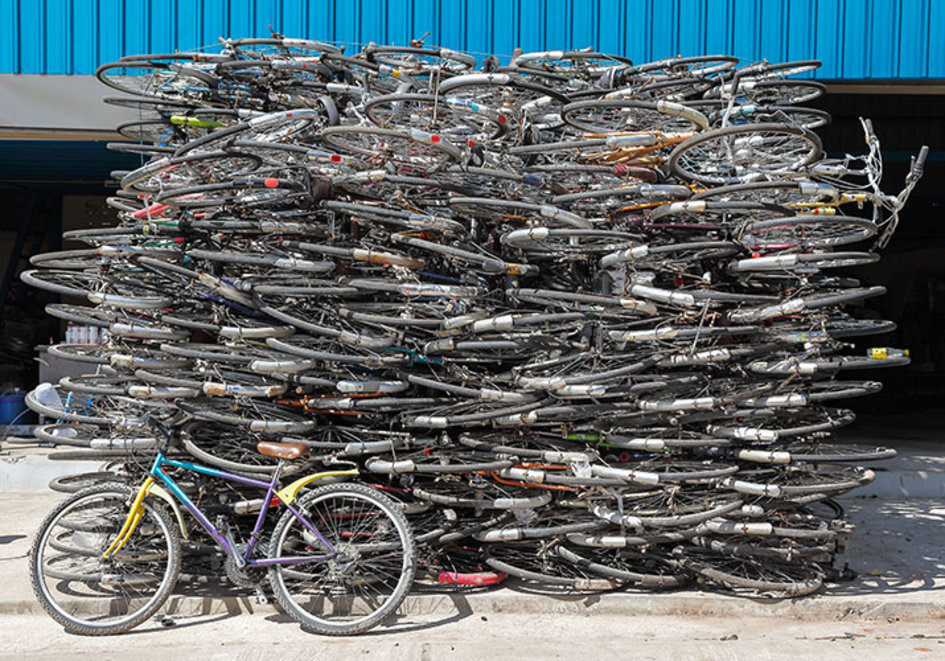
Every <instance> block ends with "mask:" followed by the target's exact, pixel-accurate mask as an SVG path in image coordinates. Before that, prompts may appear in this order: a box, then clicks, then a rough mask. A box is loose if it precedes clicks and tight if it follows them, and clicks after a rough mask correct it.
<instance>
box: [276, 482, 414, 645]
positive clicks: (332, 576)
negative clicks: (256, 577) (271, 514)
mask: <svg viewBox="0 0 945 661" xmlns="http://www.w3.org/2000/svg"><path fill="white" fill-rule="evenodd" d="M295 507H296V508H297V509H298V511H300V512H301V513H302V514H303V515H304V516H305V517H306V519H307V522H309V523H310V524H311V525H314V526H315V527H316V528H317V529H318V530H319V532H320V533H321V534H322V535H323V536H324V539H325V540H327V541H328V542H329V543H330V544H331V545H332V547H333V548H334V550H335V553H334V554H331V553H329V552H328V549H327V548H326V546H325V544H324V542H323V541H322V540H320V539H319V538H318V537H317V536H315V535H314V534H312V532H311V531H310V529H309V527H308V526H307V525H306V523H303V522H302V521H301V520H300V519H298V518H296V517H295V516H294V515H293V514H292V512H286V513H285V514H284V515H283V516H282V518H281V519H279V522H278V523H277V524H276V527H275V530H274V531H273V535H272V544H271V545H270V558H273V559H276V558H298V557H306V556H311V560H307V561H304V562H296V563H291V564H289V563H287V564H285V565H274V566H273V567H272V568H271V569H270V572H269V582H270V584H271V585H272V589H273V592H275V594H276V598H277V599H278V600H279V604H280V605H281V606H282V608H284V609H285V611H286V612H287V613H289V614H290V615H291V616H292V617H294V618H295V619H297V620H298V621H299V622H300V623H301V624H302V625H303V627H305V628H308V629H311V630H312V631H314V632H316V633H320V634H325V635H334V636H348V635H353V634H358V633H362V632H364V631H367V630H368V629H371V628H372V627H375V626H377V625H378V624H380V623H382V622H383V621H384V620H386V619H387V618H388V617H390V616H391V615H392V614H393V613H394V612H395V611H396V610H397V608H398V606H400V604H401V603H402V602H403V600H404V598H405V597H406V596H407V592H408V591H409V590H410V586H411V585H412V584H413V578H414V572H415V571H416V550H415V545H414V539H413V534H412V533H411V531H410V526H409V524H408V523H407V519H406V518H405V517H404V515H403V513H402V512H401V511H400V510H399V509H398V507H397V505H395V504H394V502H393V501H391V500H390V499H389V498H388V497H386V496H384V495H383V494H381V493H379V492H377V491H376V490H374V489H371V488H370V487H367V486H364V485H361V484H330V485H327V486H324V487H320V488H318V489H315V490H313V491H311V492H309V493H307V494H305V495H304V496H303V497H302V498H301V499H299V501H298V502H297V503H296V504H295Z"/></svg>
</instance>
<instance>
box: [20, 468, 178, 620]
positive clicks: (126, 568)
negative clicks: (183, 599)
mask: <svg viewBox="0 0 945 661" xmlns="http://www.w3.org/2000/svg"><path fill="white" fill-rule="evenodd" d="M133 496H134V491H133V489H132V488H131V487H129V486H126V485H123V484H117V483H110V484H103V485H96V486H93V487H89V488H88V489H83V490H82V491H79V492H78V493H76V494H74V495H73V496H71V497H70V498H68V499H66V500H65V501H63V502H62V503H60V504H59V505H58V506H57V507H56V508H55V509H53V511H52V512H50V513H49V515H48V516H47V517H46V519H45V521H43V523H42V525H41V526H40V528H39V533H38V534H37V536H36V539H35V540H34V542H33V547H32V549H31V550H30V555H29V558H30V578H31V581H32V586H33V592H34V593H35V595H36V598H37V599H38V600H39V603H40V605H41V606H42V607H43V609H44V610H45V611H46V612H47V613H49V615H50V616H51V617H52V618H53V619H54V620H56V621H57V622H59V624H61V625H62V626H63V627H65V629H66V631H69V632H72V633H77V634H83V635H88V636H103V635H109V634H116V633H121V632H123V631H128V630H129V629H131V628H133V627H135V626H137V625H139V624H141V623H142V622H144V621H145V620H147V619H148V618H149V617H151V616H152V615H153V614H154V613H155V612H157V610H158V609H159V608H160V607H161V606H162V605H163V604H164V601H165V600H166V599H167V597H168V596H169V595H170V593H171V590H172V589H173V587H174V584H175V583H176V582H177V576H178V574H179V573H180V558H181V551H180V539H179V537H178V534H177V531H176V529H175V528H174V523H173V522H172V521H171V517H170V515H169V514H168V513H167V512H166V511H165V510H164V508H163V507H161V506H159V505H157V504H155V503H150V502H147V501H146V502H145V503H144V504H143V508H144V510H143V515H142V518H141V521H140V522H139V523H138V526H137V527H136V528H135V531H134V533H133V534H132V535H131V537H130V538H129V539H128V541H127V542H126V543H125V545H124V546H122V547H121V549H120V550H119V551H118V552H117V553H115V554H113V555H112V557H110V558H109V559H107V560H106V559H103V558H102V553H103V552H104V551H105V550H106V549H107V548H108V547H109V546H110V545H111V543H112V542H113V541H114V540H115V538H116V536H117V535H118V532H119V531H120V530H121V528H122V525H123V524H124V522H125V517H126V516H127V513H128V501H129V500H130V499H131V498H132V497H133ZM63 544H65V547H64V546H63ZM63 548H68V552H65V551H63V550H62V549H63Z"/></svg>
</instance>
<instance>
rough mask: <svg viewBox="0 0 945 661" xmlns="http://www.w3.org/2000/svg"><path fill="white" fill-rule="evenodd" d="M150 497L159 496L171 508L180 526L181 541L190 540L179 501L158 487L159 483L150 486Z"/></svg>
mask: <svg viewBox="0 0 945 661" xmlns="http://www.w3.org/2000/svg"><path fill="white" fill-rule="evenodd" d="M148 495H151V496H157V497H158V498H160V499H161V500H163V501H164V502H166V503H167V504H168V505H170V506H171V510H172V511H173V512H174V518H176V519H177V525H178V526H180V536H181V539H188V540H189V539H190V536H189V535H188V533H187V526H186V524H185V523H184V513H183V512H181V509H180V505H178V504H177V499H176V498H174V497H173V496H172V495H171V494H169V493H168V492H167V491H165V490H164V488H163V487H161V486H158V484H157V483H153V484H151V485H149V486H148Z"/></svg>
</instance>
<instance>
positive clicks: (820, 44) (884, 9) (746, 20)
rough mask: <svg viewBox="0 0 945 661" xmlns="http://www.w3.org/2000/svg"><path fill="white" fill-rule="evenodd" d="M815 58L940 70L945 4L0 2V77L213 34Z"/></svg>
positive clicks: (190, 43)
mask: <svg viewBox="0 0 945 661" xmlns="http://www.w3.org/2000/svg"><path fill="white" fill-rule="evenodd" d="M270 25H271V26H272V27H273V28H274V29H276V30H278V31H280V32H282V33H284V34H286V35H287V36H295V37H308V38H312V39H323V40H330V41H338V42H343V43H350V44H353V45H356V44H360V43H365V42H368V41H375V42H377V43H395V44H405V43H406V42H407V41H408V40H409V39H410V38H412V37H416V36H419V35H422V34H423V33H424V32H427V31H430V32H431V35H430V37H429V38H428V39H427V42H428V43H436V44H439V45H442V46H448V47H451V48H458V49H464V50H469V51H472V52H475V53H497V54H504V55H508V54H510V53H511V52H512V50H513V49H514V48H516V47H521V48H522V49H524V50H525V51H531V50H545V49H553V48H582V47H586V46H592V47H594V48H596V49H598V50H601V51H604V52H609V53H617V54H621V55H626V56H628V57H630V58H631V59H633V60H634V61H636V62H645V61H647V60H653V59H658V58H662V57H667V56H671V55H675V54H682V55H698V54H706V53H731V54H734V55H737V56H738V57H741V58H743V59H746V60H757V59H760V58H762V57H766V58H768V59H769V60H780V61H783V60H789V59H812V58H816V59H820V60H822V61H823V63H824V66H823V68H822V69H821V70H820V71H819V73H818V74H817V76H818V77H820V78H844V79H870V78H876V79H884V78H911V79H929V78H945V1H943V0H386V1H385V0H0V26H2V28H0V29H2V30H3V36H2V38H0V73H50V74H89V73H93V72H94V71H95V68H96V66H97V65H99V64H100V63H103V62H108V61H111V60H114V59H116V58H118V57H119V56H121V55H125V54H132V53H164V52H172V51H174V50H178V49H179V50H189V49H193V48H198V47H201V46H207V45H212V44H215V43H216V40H217V37H219V36H232V37H248V36H258V37H262V36H268V35H269V26H270Z"/></svg>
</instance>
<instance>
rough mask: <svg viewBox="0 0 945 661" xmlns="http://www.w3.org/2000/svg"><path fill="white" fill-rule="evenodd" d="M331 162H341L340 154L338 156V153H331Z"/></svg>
mask: <svg viewBox="0 0 945 661" xmlns="http://www.w3.org/2000/svg"><path fill="white" fill-rule="evenodd" d="M331 162H332V163H341V156H339V155H338V154H332V155H331Z"/></svg>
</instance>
